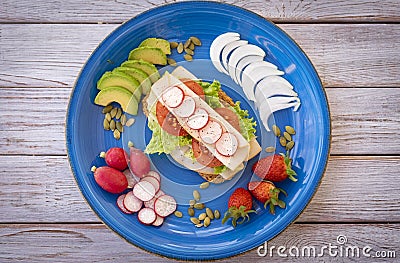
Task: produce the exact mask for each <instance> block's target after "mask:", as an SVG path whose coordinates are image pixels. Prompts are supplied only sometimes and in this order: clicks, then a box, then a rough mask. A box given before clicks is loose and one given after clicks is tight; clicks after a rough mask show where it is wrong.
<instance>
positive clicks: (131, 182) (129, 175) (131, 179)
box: [123, 169, 140, 188]
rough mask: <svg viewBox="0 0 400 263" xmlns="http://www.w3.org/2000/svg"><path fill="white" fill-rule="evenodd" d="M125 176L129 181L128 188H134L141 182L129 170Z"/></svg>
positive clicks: (125, 172)
mask: <svg viewBox="0 0 400 263" xmlns="http://www.w3.org/2000/svg"><path fill="white" fill-rule="evenodd" d="M123 174H124V175H125V177H126V180H127V181H128V188H133V186H135V184H136V183H137V182H139V180H140V179H139V177H137V176H136V175H134V174H133V173H132V172H131V171H130V170H129V169H126V170H125V171H124V172H123Z"/></svg>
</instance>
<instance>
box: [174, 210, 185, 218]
mask: <svg viewBox="0 0 400 263" xmlns="http://www.w3.org/2000/svg"><path fill="white" fill-rule="evenodd" d="M174 215H175V216H176V217H179V218H181V217H182V216H183V214H182V212H181V211H175V213H174Z"/></svg>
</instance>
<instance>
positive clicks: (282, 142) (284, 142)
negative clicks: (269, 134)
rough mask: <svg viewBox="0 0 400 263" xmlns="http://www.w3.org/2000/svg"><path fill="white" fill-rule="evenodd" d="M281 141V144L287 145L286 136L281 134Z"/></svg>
mask: <svg viewBox="0 0 400 263" xmlns="http://www.w3.org/2000/svg"><path fill="white" fill-rule="evenodd" d="M279 142H280V144H281V145H282V146H283V147H285V146H286V139H285V137H283V136H281V137H280V138H279Z"/></svg>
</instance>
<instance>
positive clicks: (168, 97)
mask: <svg viewBox="0 0 400 263" xmlns="http://www.w3.org/2000/svg"><path fill="white" fill-rule="evenodd" d="M184 96H185V94H184V93H183V90H182V89H181V88H179V87H176V86H173V87H171V88H169V89H167V90H166V91H164V93H163V94H162V100H163V102H164V103H165V105H167V106H168V107H170V108H176V107H178V106H179V105H181V103H182V101H183V98H184Z"/></svg>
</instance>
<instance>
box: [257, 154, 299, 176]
mask: <svg viewBox="0 0 400 263" xmlns="http://www.w3.org/2000/svg"><path fill="white" fill-rule="evenodd" d="M252 170H253V172H254V173H255V174H256V175H257V176H258V177H260V178H261V179H263V180H268V181H272V182H281V181H283V180H285V179H286V178H289V179H290V180H292V181H293V182H296V181H297V179H296V178H295V177H294V176H295V175H296V172H295V171H294V170H293V169H292V160H291V159H290V158H289V156H288V155H287V154H286V155H284V154H283V153H281V154H274V155H271V156H267V157H265V158H262V159H260V160H258V161H257V162H256V163H255V164H254V165H253V168H252Z"/></svg>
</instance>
